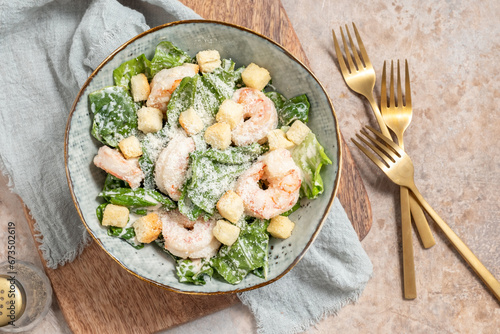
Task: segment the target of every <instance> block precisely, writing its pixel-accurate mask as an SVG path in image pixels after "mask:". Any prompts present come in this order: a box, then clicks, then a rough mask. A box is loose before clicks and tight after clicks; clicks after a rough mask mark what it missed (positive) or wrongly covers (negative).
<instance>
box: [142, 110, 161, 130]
mask: <svg viewBox="0 0 500 334" xmlns="http://www.w3.org/2000/svg"><path fill="white" fill-rule="evenodd" d="M137 123H138V124H137V128H138V129H139V130H141V131H142V132H144V133H152V132H157V131H160V130H161V129H162V127H163V112H162V111H161V110H160V109H158V108H154V107H142V108H141V109H139V110H137Z"/></svg>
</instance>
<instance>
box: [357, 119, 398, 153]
mask: <svg viewBox="0 0 500 334" xmlns="http://www.w3.org/2000/svg"><path fill="white" fill-rule="evenodd" d="M366 128H367V129H368V130H370V131H371V132H373V134H374V135H375V136H377V137H378V138H379V139H382V140H383V141H384V142H385V143H386V144H387V145H388V146H389V147H390V148H392V150H393V151H394V152H396V154H397V155H398V157H402V156H403V155H404V154H405V152H404V151H403V150H402V149H401V147H399V146H398V145H396V144H395V143H394V142H393V141H392V140H391V139H389V138H387V137H386V136H384V135H383V134H382V133H381V132H379V131H377V130H375V129H374V128H372V127H371V126H369V125H367V126H366ZM389 147H381V148H382V149H384V151H386V152H387V153H388V154H390V152H389V151H388V150H389Z"/></svg>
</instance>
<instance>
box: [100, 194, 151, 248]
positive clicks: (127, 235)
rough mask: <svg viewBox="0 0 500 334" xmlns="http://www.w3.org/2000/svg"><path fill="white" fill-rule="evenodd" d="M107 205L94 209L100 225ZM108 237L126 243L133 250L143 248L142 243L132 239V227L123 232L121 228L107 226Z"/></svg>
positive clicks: (133, 235)
mask: <svg viewBox="0 0 500 334" xmlns="http://www.w3.org/2000/svg"><path fill="white" fill-rule="evenodd" d="M108 204H109V203H103V204H101V205H99V206H98V207H97V209H96V216H97V219H98V220H99V222H100V223H102V217H103V215H104V209H105V208H106V206H107V205H108ZM108 235H109V236H110V237H117V238H120V239H122V240H124V241H126V242H127V243H128V244H129V245H130V246H132V247H134V248H135V249H141V248H143V247H144V244H143V243H136V242H135V240H134V239H132V238H133V237H135V230H134V228H133V227H128V228H126V229H125V232H124V231H123V228H121V227H116V226H108Z"/></svg>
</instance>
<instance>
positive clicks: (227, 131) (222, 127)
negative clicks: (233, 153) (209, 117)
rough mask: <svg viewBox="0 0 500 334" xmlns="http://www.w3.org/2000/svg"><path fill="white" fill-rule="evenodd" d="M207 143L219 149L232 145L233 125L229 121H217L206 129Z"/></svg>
mask: <svg viewBox="0 0 500 334" xmlns="http://www.w3.org/2000/svg"><path fill="white" fill-rule="evenodd" d="M205 141H206V142H207V144H209V145H210V146H212V147H214V148H218V149H219V150H225V149H226V148H228V147H229V145H231V127H230V126H229V124H227V123H215V124H214V125H211V126H209V127H208V128H207V130H206V131H205Z"/></svg>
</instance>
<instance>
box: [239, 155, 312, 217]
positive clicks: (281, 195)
mask: <svg viewBox="0 0 500 334" xmlns="http://www.w3.org/2000/svg"><path fill="white" fill-rule="evenodd" d="M261 180H262V181H263V182H264V183H265V184H266V185H267V189H262V188H261V187H260V186H259V182H260V181H261ZM301 182H302V181H301V177H300V169H299V168H298V167H297V165H296V164H295V162H294V161H293V159H292V156H291V154H290V152H289V151H288V150H286V149H277V150H274V151H271V152H269V153H266V154H265V155H263V156H262V157H261V158H260V159H259V160H258V161H257V162H256V163H255V164H253V165H252V166H251V167H250V168H249V169H248V170H247V171H245V172H244V173H243V174H241V175H240V177H239V178H238V181H237V183H236V189H235V191H236V193H237V194H238V195H240V197H241V198H242V199H243V204H244V206H245V212H246V213H247V214H248V215H250V216H253V217H257V218H261V219H270V218H272V217H275V216H277V215H279V214H282V213H283V212H286V211H288V210H290V209H291V208H292V207H293V206H294V205H295V203H297V200H298V199H299V191H300V185H301Z"/></svg>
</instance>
